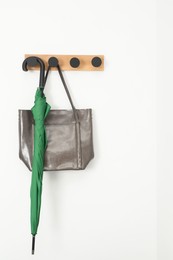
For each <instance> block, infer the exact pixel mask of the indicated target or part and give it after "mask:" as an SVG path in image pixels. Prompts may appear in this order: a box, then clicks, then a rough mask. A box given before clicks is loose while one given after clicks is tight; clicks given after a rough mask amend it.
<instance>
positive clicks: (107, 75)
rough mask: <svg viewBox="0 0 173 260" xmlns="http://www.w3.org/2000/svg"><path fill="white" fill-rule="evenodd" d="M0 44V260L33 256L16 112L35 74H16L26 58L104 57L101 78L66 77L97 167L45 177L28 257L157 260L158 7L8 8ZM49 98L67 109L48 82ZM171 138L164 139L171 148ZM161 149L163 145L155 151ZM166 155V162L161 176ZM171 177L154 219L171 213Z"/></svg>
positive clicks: (1, 19)
mask: <svg viewBox="0 0 173 260" xmlns="http://www.w3.org/2000/svg"><path fill="white" fill-rule="evenodd" d="M162 2H163V1H162ZM160 8H161V7H160ZM165 12H166V11H165ZM165 17H166V13H165ZM171 22H172V20H171ZM0 39H1V45H0V46H1V48H0V79H1V84H0V88H1V102H0V109H1V127H0V137H1V146H0V147H1V148H0V158H1V171H0V174H1V175H0V177H1V181H0V259H3V260H11V259H13V260H23V259H25V260H27V259H30V258H31V257H33V256H31V235H30V219H29V208H30V199H29V189H30V177H31V176H30V172H29V171H28V170H27V168H26V167H25V165H24V164H22V162H21V161H20V160H19V158H18V109H19V108H28V109H30V108H31V107H32V106H33V100H34V93H35V90H36V87H37V85H38V73H37V72H27V73H25V72H23V71H22V69H21V64H22V61H23V58H24V54H25V53H50V54H51V53H52V54H104V55H105V71H104V72H65V77H66V79H67V82H68V85H69V88H70V91H71V93H72V96H73V99H74V103H75V104H76V106H77V107H78V108H85V107H92V108H93V124H94V148H95V159H94V160H93V161H92V162H91V163H90V165H88V168H87V169H86V170H85V171H81V172H73V171H68V172H57V173H48V172H46V173H45V174H44V182H43V200H42V210H41V219H40V225H39V230H38V235H37V238H36V254H35V256H34V258H35V259H39V260H40V259H41V260H46V259H61V260H69V259H71V260H105V259H108V260H115V259H117V260H139V259H140V260H155V259H158V258H157V237H158V235H157V229H158V223H157V218H158V211H157V170H158V171H159V176H160V178H162V175H163V171H164V172H165V169H164V168H162V167H159V169H158V163H159V162H158V161H157V160H156V159H157V157H156V155H157V150H156V149H157V144H158V140H157V139H156V130H157V129H156V123H157V121H156V108H158V107H159V105H158V104H157V105H158V106H157V107H156V97H157V93H156V3H155V1H151V0H146V1H138V0H132V1H128V0H123V1H113V0H112V1H99V0H88V1H79V0H73V1H67V0H64V1H55V2H52V1H46V2H45V3H44V2H41V1H40V2H38V1H37V2H36V3H35V2H34V1H28V2H27V3H25V1H21V2H20V1H15V2H12V3H10V4H9V3H7V2H6V3H3V4H2V5H1V8H0ZM171 39H172V38H171ZM164 44H165V43H164ZM169 49H170V46H169ZM170 62H171V61H170ZM169 72H170V73H171V70H170V71H169ZM165 73H166V72H165ZM166 82H167V86H166V87H167V92H166V93H167V94H166V93H165V94H164V93H162V94H163V98H164V100H163V102H164V104H166V108H165V110H164V113H166V112H167V110H169V111H168V115H169V120H170V122H171V120H172V118H171V116H172V113H171V110H170V108H171V104H170V103H169V104H170V106H169V105H167V96H169V100H170V101H169V102H171V96H170V94H171V93H172V92H171V93H169V90H170V89H168V88H169V86H170V88H171V84H170V82H169V81H168V79H167V81H166ZM168 83H169V84H168ZM168 85H169V86H168ZM160 91H162V92H163V89H162V86H161V83H160ZM171 91H172V90H171ZM46 93H47V100H48V102H49V103H50V104H51V105H52V107H53V108H64V107H65V108H66V107H69V104H68V101H67V99H66V97H65V93H64V91H63V87H62V84H61V83H60V80H59V79H58V76H57V75H56V74H55V73H51V79H50V81H49V85H48V86H47V88H46ZM159 99H162V96H161V93H160V94H159ZM168 106H169V107H168ZM162 107H163V106H162ZM160 110H161V107H160ZM158 111H159V110H158ZM168 115H167V117H166V119H164V120H165V121H164V122H165V126H164V127H163V128H162V130H163V132H160V136H161V138H162V135H163V134H164V133H165V131H167V126H168V127H169V126H170V129H171V127H173V125H172V123H169V122H168V123H167V124H166V122H167V121H166V120H168ZM162 116H164V114H162ZM161 119H162V118H160V119H159V123H161ZM170 129H169V131H168V133H167V134H168V135H167V138H168V137H170V138H171V140H172V141H173V138H172V132H171V131H170ZM166 140H167V141H168V139H166ZM164 145H165V144H164V140H163V139H161V146H160V149H161V150H162V148H165V146H164ZM167 145H168V144H167ZM171 147H172V146H170V144H169V150H166V151H165V155H164V156H165V157H164V160H165V162H166V163H167V164H166V171H168V168H169V165H171V158H172V156H171V155H170V154H172V153H171V152H172V149H171ZM166 148H167V146H166ZM162 153H163V151H162ZM166 155H167V156H166ZM159 159H161V154H159ZM168 159H169V160H168ZM162 162H163V161H160V164H162ZM171 167H172V166H171ZM171 169H172V168H169V174H168V175H169V176H167V178H168V179H169V181H170V183H169V191H170V197H169V204H168V205H167V209H166V212H165V213H164V214H165V216H164V214H162V213H161V215H162V217H164V218H165V220H166V218H167V214H168V213H169V211H170V210H171V209H172V203H170V202H172V200H171V196H172V195H173V194H172V191H171V182H172V181H173V180H172V177H171ZM164 181H165V182H164V191H166V189H167V181H168V180H167V179H164ZM159 183H160V184H161V181H159ZM164 191H163V192H164ZM160 196H161V193H160ZM167 197H168V194H166V195H165V199H166V198H167ZM163 200H164V198H163ZM163 200H162V203H161V204H160V211H161V212H162V209H163V206H164V205H163ZM160 211H159V212H160ZM171 212H172V211H171ZM161 221H162V219H160V222H161ZM161 224H162V223H161ZM161 224H160V225H161ZM169 224H170V216H169V222H167V223H166V227H167V228H169ZM160 232H164V230H163V227H162V229H161V231H160ZM171 237H172V234H171V235H170V237H169V238H170V241H169V243H171ZM164 239H165V238H164ZM162 244H163V241H160V247H162ZM163 248H165V245H163ZM160 259H164V260H165V259H171V258H169V257H168V258H160Z"/></svg>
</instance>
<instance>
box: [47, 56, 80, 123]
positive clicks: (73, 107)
mask: <svg viewBox="0 0 173 260" xmlns="http://www.w3.org/2000/svg"><path fill="white" fill-rule="evenodd" d="M55 59H56V58H55ZM51 67H54V68H57V70H58V72H59V75H60V78H61V81H62V84H63V86H64V89H65V92H66V94H67V97H68V100H69V102H70V104H71V107H72V110H73V114H74V117H75V121H76V122H79V118H78V114H77V110H76V108H75V106H74V104H73V101H72V98H71V95H70V92H69V90H68V87H67V84H66V82H65V79H64V76H63V73H62V70H61V68H60V65H59V63H58V60H57V59H56V63H55V65H54V66H52V64H51V63H49V66H48V69H47V72H46V76H45V84H46V81H47V76H48V73H49V71H50V69H51ZM45 84H44V85H45Z"/></svg>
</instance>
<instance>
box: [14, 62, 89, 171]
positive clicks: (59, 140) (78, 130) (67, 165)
mask: <svg viewBox="0 0 173 260" xmlns="http://www.w3.org/2000/svg"><path fill="white" fill-rule="evenodd" d="M58 71H59V74H60V77H61V80H62V83H63V85H64V88H65V91H66V94H67V96H68V99H69V101H70V104H71V107H72V110H65V109H62V110H51V111H50V112H49V114H48V116H47V118H46V119H45V128H46V135H47V141H48V144H47V148H46V152H45V159H44V171H58V170H80V169H85V167H86V166H87V164H88V163H89V162H90V160H91V159H92V158H93V157H94V151H93V129H92V109H76V108H75V107H74V105H73V102H72V99H71V96H70V93H69V91H68V88H67V85H66V83H65V80H64V78H63V74H62V72H61V70H60V67H58ZM18 112H19V158H20V159H21V160H22V161H23V162H24V163H25V165H26V166H27V167H28V169H29V170H30V171H31V170H32V157H33V149H34V146H33V139H34V119H33V115H32V112H31V110H21V109H20V110H19V111H18Z"/></svg>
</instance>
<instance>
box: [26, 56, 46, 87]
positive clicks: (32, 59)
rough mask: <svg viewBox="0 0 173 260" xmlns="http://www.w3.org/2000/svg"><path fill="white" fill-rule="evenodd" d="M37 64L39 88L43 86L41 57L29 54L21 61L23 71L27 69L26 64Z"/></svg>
mask: <svg viewBox="0 0 173 260" xmlns="http://www.w3.org/2000/svg"><path fill="white" fill-rule="evenodd" d="M37 65H39V66H40V79H39V87H40V89H41V90H43V88H44V82H45V80H44V74H45V64H44V62H43V60H42V59H40V58H38V57H36V56H31V57H28V58H26V59H25V60H24V61H23V63H22V69H23V70H24V71H28V66H30V67H35V66H37Z"/></svg>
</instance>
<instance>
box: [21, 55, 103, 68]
mask: <svg viewBox="0 0 173 260" xmlns="http://www.w3.org/2000/svg"><path fill="white" fill-rule="evenodd" d="M31 56H36V57H39V58H40V59H42V60H43V62H44V63H45V68H46V69H47V67H48V60H49V58H50V57H55V58H57V59H58V61H59V64H60V66H61V69H62V70H72V71H103V70H104V55H59V54H56V55H54V54H52V55H50V54H49V55H48V54H41V55H39V54H25V58H28V57H31ZM29 69H30V70H39V66H35V67H30V68H29ZM52 69H53V70H54V68H52Z"/></svg>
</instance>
